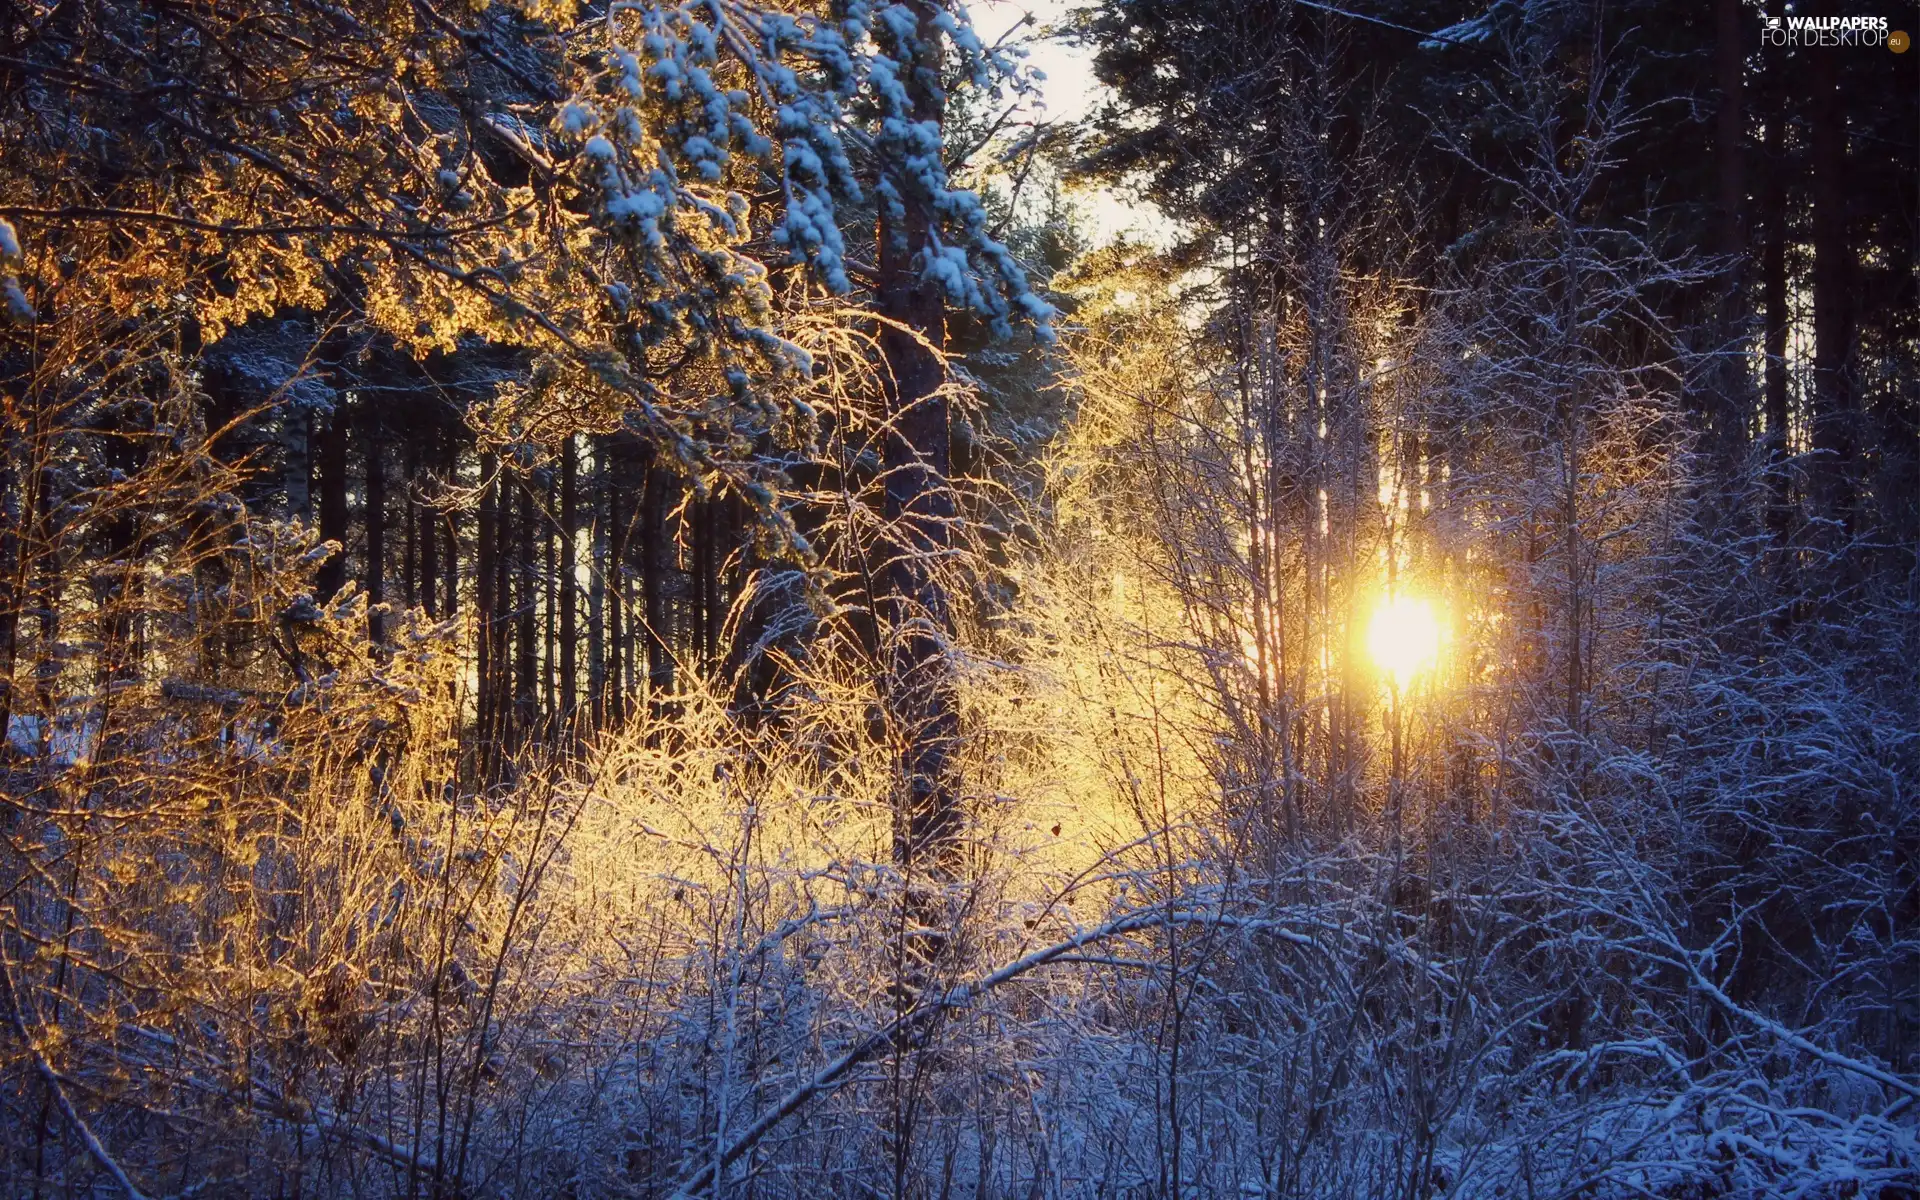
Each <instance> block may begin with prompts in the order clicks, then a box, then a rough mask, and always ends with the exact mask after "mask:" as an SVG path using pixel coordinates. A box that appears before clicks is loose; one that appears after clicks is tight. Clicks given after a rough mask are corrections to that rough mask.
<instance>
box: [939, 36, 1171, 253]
mask: <svg viewBox="0 0 1920 1200" xmlns="http://www.w3.org/2000/svg"><path fill="white" fill-rule="evenodd" d="M1084 2H1085V0H1079V2H1078V3H1076V2H1074V0H967V12H968V15H969V16H970V17H971V18H972V19H973V28H974V32H976V33H977V34H979V35H980V40H981V41H982V42H984V43H986V44H987V45H989V46H991V45H993V44H994V43H995V42H997V41H999V40H1000V38H1001V37H1002V36H1004V35H1005V34H1006V33H1007V31H1008V30H1010V29H1012V28H1013V27H1014V26H1015V25H1017V24H1019V22H1020V20H1021V18H1022V17H1026V16H1031V17H1032V19H1033V21H1032V24H1031V25H1030V26H1029V27H1028V28H1026V29H1023V30H1021V31H1020V33H1019V34H1017V35H1015V36H1016V38H1017V39H1018V40H1019V41H1021V42H1023V43H1025V45H1026V47H1027V61H1028V63H1030V64H1031V65H1032V66H1034V67H1035V68H1037V69H1038V70H1039V71H1041V72H1042V73H1043V74H1045V76H1046V79H1045V81H1044V82H1043V83H1042V84H1041V85H1040V91H1041V98H1042V101H1043V102H1044V104H1045V106H1046V114H1047V116H1048V118H1050V119H1051V120H1055V121H1075V120H1078V119H1080V118H1081V117H1084V116H1086V115H1087V114H1088V113H1089V112H1091V111H1092V110H1093V108H1094V107H1095V106H1096V105H1097V104H1098V103H1099V102H1100V101H1101V100H1102V99H1104V98H1105V95H1106V93H1107V89H1106V88H1104V87H1102V86H1101V85H1100V84H1099V83H1098V82H1097V81H1095V79H1094V77H1093V52H1092V51H1091V50H1088V49H1085V48H1083V47H1079V46H1073V45H1070V44H1068V43H1067V42H1066V41H1065V40H1063V39H1059V38H1045V39H1037V38H1035V37H1034V36H1033V31H1034V30H1036V29H1038V30H1047V29H1050V28H1053V27H1054V26H1056V25H1059V24H1061V23H1062V22H1064V21H1065V19H1066V17H1067V15H1068V14H1069V13H1070V12H1071V11H1072V10H1073V9H1074V8H1076V7H1079V6H1081V4H1084ZM1072 194H1073V198H1074V200H1075V201H1076V202H1077V203H1078V205H1079V207H1080V209H1081V211H1082V213H1083V215H1084V216H1085V218H1086V223H1087V226H1088V228H1087V229H1086V233H1087V234H1088V235H1089V236H1090V237H1091V238H1092V239H1093V241H1094V243H1095V244H1096V245H1099V244H1102V243H1106V242H1110V241H1112V240H1114V239H1115V238H1117V237H1119V236H1120V235H1122V234H1126V235H1129V236H1131V237H1132V238H1134V239H1135V240H1136V241H1144V242H1147V243H1149V244H1154V245H1163V246H1164V245H1167V244H1170V243H1171V230H1170V227H1169V226H1168V225H1167V223H1166V220H1165V218H1163V217H1162V216H1161V215H1160V214H1159V213H1158V212H1157V211H1156V210H1154V209H1153V208H1152V207H1151V206H1149V205H1145V204H1141V203H1138V202H1136V201H1134V200H1133V199H1131V198H1130V197H1128V196H1127V195H1125V194H1124V193H1121V192H1116V191H1114V190H1113V189H1111V188H1076V189H1074V191H1073V193H1072Z"/></svg>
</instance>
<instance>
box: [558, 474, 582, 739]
mask: <svg viewBox="0 0 1920 1200" xmlns="http://www.w3.org/2000/svg"><path fill="white" fill-rule="evenodd" d="M579 469H580V468H579V463H578V462H577V461H576V458H575V454H574V439H573V438H571V437H569V438H568V439H567V440H566V444H565V445H563V446H562V447H561V449H560V561H559V563H558V572H559V576H560V681H559V687H560V704H559V709H558V715H559V718H560V722H561V727H562V728H563V729H565V730H566V731H567V732H568V734H569V736H571V734H572V732H573V713H574V707H575V704H576V702H577V697H578V696H579V690H578V683H577V680H576V678H575V676H576V673H577V668H578V663H577V661H576V659H575V657H574V642H575V640H576V638H577V631H576V630H575V628H574V619H575V612H574V605H575V596H576V594H577V592H578V590H579V589H578V586H577V584H578V579H577V578H576V576H577V571H576V568H575V566H574V550H575V546H574V543H575V541H577V540H578V537H579V528H580V525H579V520H580V512H579V490H580V489H579V481H578V478H577V476H578V473H579Z"/></svg>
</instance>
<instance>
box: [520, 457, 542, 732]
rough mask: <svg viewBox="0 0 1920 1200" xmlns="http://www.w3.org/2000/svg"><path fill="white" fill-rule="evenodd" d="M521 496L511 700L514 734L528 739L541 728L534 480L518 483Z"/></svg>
mask: <svg viewBox="0 0 1920 1200" xmlns="http://www.w3.org/2000/svg"><path fill="white" fill-rule="evenodd" d="M518 483H519V487H518V489H517V490H518V491H519V493H520V530H519V532H520V547H519V554H518V558H519V562H518V563H517V564H516V566H517V568H518V569H517V570H516V571H515V575H516V576H517V577H518V580H519V586H518V587H517V588H516V589H515V590H516V591H517V592H518V593H519V595H518V596H517V597H516V602H517V603H518V605H519V607H518V608H516V609H514V616H515V618H516V620H515V626H516V631H517V637H516V639H515V640H516V642H517V643H518V649H519V651H520V662H519V670H518V671H517V672H516V675H517V676H518V680H519V688H518V691H517V692H516V693H515V696H514V710H515V715H516V718H517V720H516V724H517V725H518V729H517V733H518V735H519V737H520V738H522V739H525V738H527V737H530V736H531V735H532V733H533V731H534V730H535V729H537V728H538V727H539V725H540V621H539V614H540V580H539V572H538V570H537V568H536V565H535V559H534V549H533V547H534V527H535V524H536V522H535V517H534V506H533V480H531V479H521V480H519V481H518Z"/></svg>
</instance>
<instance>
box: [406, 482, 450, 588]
mask: <svg viewBox="0 0 1920 1200" xmlns="http://www.w3.org/2000/svg"><path fill="white" fill-rule="evenodd" d="M420 486H421V484H420V474H419V472H418V471H415V472H413V475H412V478H411V479H410V480H409V481H408V486H407V509H408V511H409V512H411V513H413V514H414V520H415V522H416V523H418V525H419V527H420V532H419V534H418V538H419V541H420V601H421V607H423V608H425V609H426V610H427V616H429V617H431V618H434V619H438V618H439V615H440V612H441V606H440V604H439V603H438V599H439V592H440V560H439V555H438V554H437V553H436V548H437V546H438V545H439V541H440V527H441V526H442V525H443V524H445V522H444V521H442V520H440V519H438V516H439V514H437V513H435V512H434V510H433V509H432V507H431V506H429V505H428V504H427V502H426V499H425V498H424V497H423V496H422V495H421V493H420Z"/></svg>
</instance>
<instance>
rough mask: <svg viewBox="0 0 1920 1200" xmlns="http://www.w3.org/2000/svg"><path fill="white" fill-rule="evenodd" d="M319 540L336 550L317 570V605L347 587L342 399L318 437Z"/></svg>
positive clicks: (344, 425) (344, 453) (344, 412)
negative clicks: (318, 570) (337, 549)
mask: <svg viewBox="0 0 1920 1200" xmlns="http://www.w3.org/2000/svg"><path fill="white" fill-rule="evenodd" d="M319 468H320V480H319V491H320V536H321V538H322V539H324V540H327V541H333V542H338V543H339V544H340V550H339V552H338V553H336V554H335V555H334V556H333V557H332V558H329V559H328V560H327V561H326V562H325V563H322V564H321V566H320V577H319V580H318V589H319V593H320V594H319V596H318V599H319V601H320V603H322V604H325V603H326V602H327V601H328V600H331V599H332V598H333V596H334V595H335V594H336V593H337V592H339V590H340V589H341V588H343V587H345V586H346V584H347V550H346V546H347V409H346V399H345V397H342V398H340V399H339V400H337V401H336V402H335V405H334V410H333V412H332V414H331V415H330V416H328V417H327V422H326V426H325V428H324V429H323V430H322V431H321V434H320V454H319Z"/></svg>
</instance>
